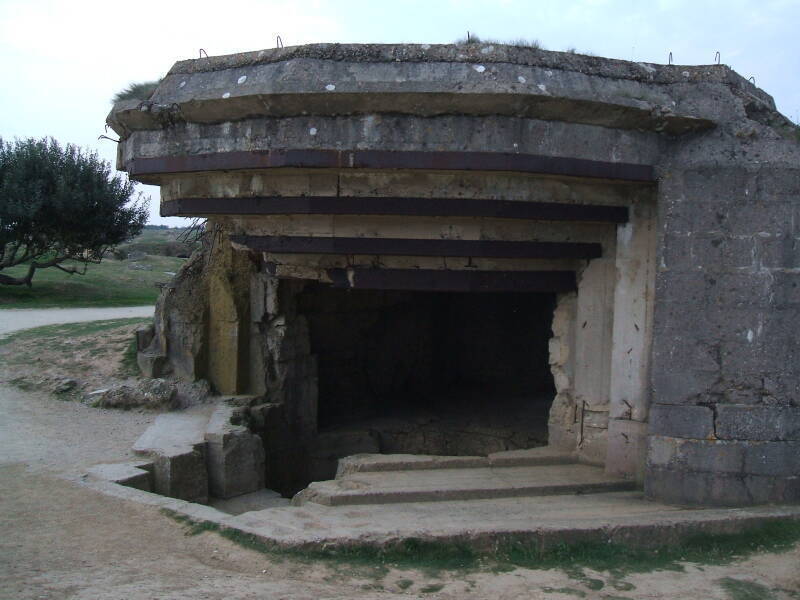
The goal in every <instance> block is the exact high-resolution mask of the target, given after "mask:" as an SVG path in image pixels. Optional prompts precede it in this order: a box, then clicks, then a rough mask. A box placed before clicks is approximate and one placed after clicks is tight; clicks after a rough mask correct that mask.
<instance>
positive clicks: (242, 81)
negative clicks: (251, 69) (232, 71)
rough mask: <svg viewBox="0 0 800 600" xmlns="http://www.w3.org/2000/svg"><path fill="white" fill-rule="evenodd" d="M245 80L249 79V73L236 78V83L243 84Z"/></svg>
mask: <svg viewBox="0 0 800 600" xmlns="http://www.w3.org/2000/svg"><path fill="white" fill-rule="evenodd" d="M245 81H247V75H242V76H241V77H239V79H237V80H236V83H237V84H239V85H242V84H243V83H244V82H245Z"/></svg>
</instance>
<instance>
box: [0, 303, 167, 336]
mask: <svg viewBox="0 0 800 600" xmlns="http://www.w3.org/2000/svg"><path fill="white" fill-rule="evenodd" d="M153 310H154V309H153V307H152V306H121V307H115V308H19V309H16V308H11V309H2V310H0V337H2V336H4V335H5V334H7V333H11V332H12V331H17V330H19V329H30V328H31V327H41V326H42V325H55V324H56V323H79V322H84V321H101V320H103V319H127V318H129V317H151V316H153Z"/></svg>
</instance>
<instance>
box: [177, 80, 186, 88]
mask: <svg viewBox="0 0 800 600" xmlns="http://www.w3.org/2000/svg"><path fill="white" fill-rule="evenodd" d="M185 85H186V82H185V81H181V82H180V84H179V85H178V87H179V88H182V87H183V86H185Z"/></svg>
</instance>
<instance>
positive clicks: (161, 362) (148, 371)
mask: <svg viewBox="0 0 800 600" xmlns="http://www.w3.org/2000/svg"><path fill="white" fill-rule="evenodd" d="M136 364H137V365H139V371H141V373H142V375H143V376H144V377H149V378H151V379H158V378H161V377H165V376H166V375H168V374H169V372H170V371H171V369H170V364H169V359H168V358H167V357H166V356H164V355H163V354H151V353H149V352H137V353H136Z"/></svg>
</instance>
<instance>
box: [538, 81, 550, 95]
mask: <svg viewBox="0 0 800 600" xmlns="http://www.w3.org/2000/svg"><path fill="white" fill-rule="evenodd" d="M536 87H537V88H539V89H540V90H541V91H542V93H543V94H546V93H547V86H546V85H545V84H543V83H540V84H538V85H537V86H536Z"/></svg>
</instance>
